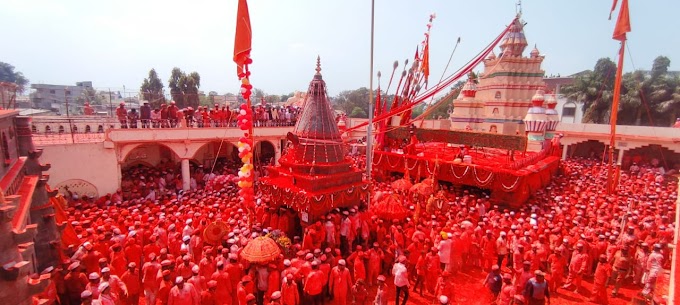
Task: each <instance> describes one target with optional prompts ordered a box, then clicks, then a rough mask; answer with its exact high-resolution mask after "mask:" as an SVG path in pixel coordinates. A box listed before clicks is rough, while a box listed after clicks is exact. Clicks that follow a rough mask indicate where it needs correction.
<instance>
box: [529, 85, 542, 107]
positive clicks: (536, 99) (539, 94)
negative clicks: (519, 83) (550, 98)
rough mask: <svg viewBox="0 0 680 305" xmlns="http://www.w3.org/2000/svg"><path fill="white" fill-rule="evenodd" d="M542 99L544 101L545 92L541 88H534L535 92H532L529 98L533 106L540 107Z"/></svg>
mask: <svg viewBox="0 0 680 305" xmlns="http://www.w3.org/2000/svg"><path fill="white" fill-rule="evenodd" d="M544 101H545V93H544V92H543V89H538V90H536V94H534V96H533V97H532V98H531V103H532V104H533V105H534V106H537V107H542V106H543V102H544Z"/></svg>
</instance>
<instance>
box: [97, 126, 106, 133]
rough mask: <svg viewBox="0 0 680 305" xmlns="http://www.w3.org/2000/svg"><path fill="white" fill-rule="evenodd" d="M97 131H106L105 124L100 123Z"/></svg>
mask: <svg viewBox="0 0 680 305" xmlns="http://www.w3.org/2000/svg"><path fill="white" fill-rule="evenodd" d="M97 132H98V133H103V132H104V126H103V125H99V127H97Z"/></svg>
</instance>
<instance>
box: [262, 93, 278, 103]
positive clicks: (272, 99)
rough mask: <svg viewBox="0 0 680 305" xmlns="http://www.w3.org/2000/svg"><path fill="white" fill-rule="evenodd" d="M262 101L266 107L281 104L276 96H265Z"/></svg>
mask: <svg viewBox="0 0 680 305" xmlns="http://www.w3.org/2000/svg"><path fill="white" fill-rule="evenodd" d="M264 101H265V103H267V105H272V104H275V103H278V102H281V97H280V96H278V95H267V96H265V97H264Z"/></svg>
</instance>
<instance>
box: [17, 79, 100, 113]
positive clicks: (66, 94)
mask: <svg viewBox="0 0 680 305" xmlns="http://www.w3.org/2000/svg"><path fill="white" fill-rule="evenodd" d="M91 88H92V82H90V81H85V82H78V83H76V85H75V86H66V85H50V84H31V89H33V90H35V91H34V92H33V93H31V95H30V99H31V103H32V104H33V107H35V108H39V109H49V110H52V111H54V112H58V113H65V112H66V104H69V110H73V109H75V108H76V105H75V104H76V99H77V98H78V97H80V96H82V95H83V92H84V91H85V90H86V89H91Z"/></svg>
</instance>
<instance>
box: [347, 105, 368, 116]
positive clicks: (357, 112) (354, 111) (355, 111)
mask: <svg viewBox="0 0 680 305" xmlns="http://www.w3.org/2000/svg"><path fill="white" fill-rule="evenodd" d="M349 117H350V118H362V119H365V118H368V114H366V111H364V109H362V108H361V107H358V106H357V107H354V109H352V113H350V115H349Z"/></svg>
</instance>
